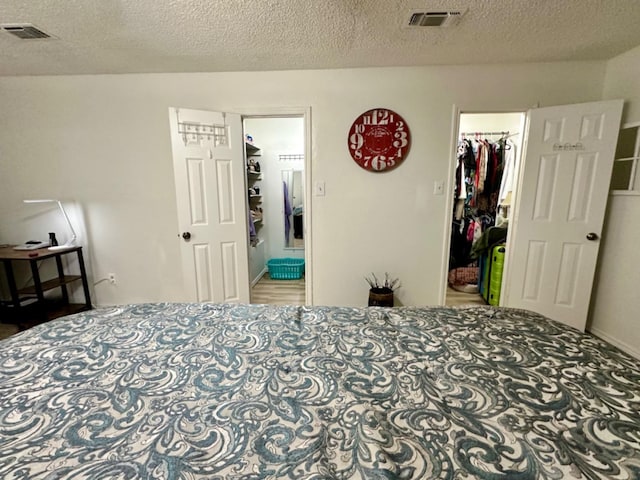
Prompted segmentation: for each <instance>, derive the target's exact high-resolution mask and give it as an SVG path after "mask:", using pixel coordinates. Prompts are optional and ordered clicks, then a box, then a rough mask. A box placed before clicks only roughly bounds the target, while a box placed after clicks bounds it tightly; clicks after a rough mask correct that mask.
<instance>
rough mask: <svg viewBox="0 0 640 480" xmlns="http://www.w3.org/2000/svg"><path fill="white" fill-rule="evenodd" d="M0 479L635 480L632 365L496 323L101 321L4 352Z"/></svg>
mask: <svg viewBox="0 0 640 480" xmlns="http://www.w3.org/2000/svg"><path fill="white" fill-rule="evenodd" d="M0 478H2V479H4V480H11V479H21V480H22V479H30V480H33V479H38V480H40V479H41V480H45V479H47V480H49V479H106V478H108V479H138V478H140V479H166V480H174V479H181V480H195V479H208V480H213V479H247V480H249V479H263V478H264V479H275V478H291V479H325V478H326V479H391V478H393V479H396V478H397V479H429V478H446V479H468V478H481V479H492V480H493V479H500V478H504V479H533V478H557V479H559V478H585V479H596V478H603V479H604V478H607V479H609V478H625V479H627V478H640V363H639V362H638V361H637V360H634V359H633V358H632V357H630V356H628V355H626V354H624V353H622V352H620V351H619V350H617V349H615V348H613V347H611V346H609V345H607V344H605V343H604V342H602V341H600V340H598V339H597V338H595V337H593V336H591V335H588V334H582V333H580V332H578V331H576V330H573V329H571V328H569V327H565V326H563V325H561V324H558V323H555V322H552V321H550V320H547V319H545V318H543V317H541V316H538V315H535V314H532V313H529V312H524V311H520V310H510V309H495V308H491V307H475V308H409V307H403V308H369V309H366V308H323V307H275V306H262V305H236V306H232V305H216V304H144V305H130V306H123V307H118V308H109V309H100V310H94V311H91V312H85V313H81V314H77V315H74V316H70V317H67V318H65V319H59V320H55V321H53V322H50V323H47V324H43V325H40V326H38V327H35V328H33V329H31V330H28V331H26V332H23V333H21V334H19V335H15V336H13V337H11V338H9V339H6V340H4V341H1V342H0Z"/></svg>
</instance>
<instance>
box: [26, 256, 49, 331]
mask: <svg viewBox="0 0 640 480" xmlns="http://www.w3.org/2000/svg"><path fill="white" fill-rule="evenodd" d="M29 264H30V265H31V275H32V276H33V287H34V289H35V291H36V297H38V304H39V306H40V316H41V317H42V319H43V320H45V321H46V320H47V309H46V308H45V305H44V292H43V291H42V283H41V282H40V272H39V271H38V262H37V260H31V261H30V262H29Z"/></svg>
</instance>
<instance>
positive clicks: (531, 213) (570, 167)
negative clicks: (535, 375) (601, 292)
mask: <svg viewBox="0 0 640 480" xmlns="http://www.w3.org/2000/svg"><path fill="white" fill-rule="evenodd" d="M622 104H623V102H622V100H615V101H606V102H595V103H585V104H577V105H565V106H557V107H549V108H540V109H536V110H532V111H530V112H529V113H528V129H527V135H526V137H525V138H526V142H527V143H526V147H525V160H524V162H523V164H522V165H523V166H522V171H521V172H520V176H519V178H520V182H519V186H518V190H517V195H518V199H517V201H516V206H515V211H514V222H513V224H512V225H511V237H510V239H509V249H510V256H509V258H508V264H507V265H506V267H507V271H506V276H505V279H504V284H503V291H504V294H503V302H502V304H503V305H504V306H509V307H518V308H525V309H529V310H534V311H536V312H539V313H541V314H543V315H545V316H547V317H549V318H552V319H554V320H558V321H561V322H564V323H566V324H568V325H571V326H573V327H575V328H578V329H580V330H584V329H585V326H586V321H587V314H588V310H589V299H590V296H591V289H592V284H593V278H594V273H595V267H596V260H597V257H598V249H599V238H600V235H601V233H602V225H603V220H604V214H605V208H606V203H607V197H608V192H609V180H610V178H611V169H612V165H613V158H614V154H615V147H616V141H617V137H618V131H619V128H620V118H621V114H622Z"/></svg>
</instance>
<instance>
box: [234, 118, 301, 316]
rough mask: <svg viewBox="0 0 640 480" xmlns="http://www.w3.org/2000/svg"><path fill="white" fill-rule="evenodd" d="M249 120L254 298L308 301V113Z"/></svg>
mask: <svg viewBox="0 0 640 480" xmlns="http://www.w3.org/2000/svg"><path fill="white" fill-rule="evenodd" d="M243 120H244V125H243V127H244V132H245V148H246V161H247V162H246V163H247V165H246V169H247V220H248V223H249V247H248V248H249V280H250V283H251V285H250V286H251V303H263V304H264V303H266V304H278V305H304V303H305V266H306V265H305V241H306V238H305V207H306V205H305V203H306V202H305V151H306V150H305V130H304V129H305V125H304V117H303V116H290V117H245V118H244V119H243Z"/></svg>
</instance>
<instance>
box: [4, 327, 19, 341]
mask: <svg viewBox="0 0 640 480" xmlns="http://www.w3.org/2000/svg"><path fill="white" fill-rule="evenodd" d="M14 333H18V327H16V326H15V325H9V324H6V323H0V340H2V339H3V338H7V337H10V336H11V335H13V334H14Z"/></svg>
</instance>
